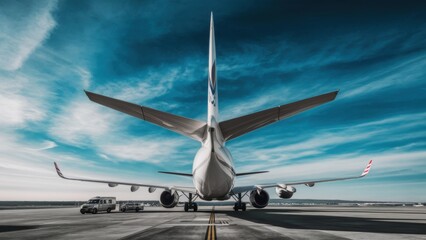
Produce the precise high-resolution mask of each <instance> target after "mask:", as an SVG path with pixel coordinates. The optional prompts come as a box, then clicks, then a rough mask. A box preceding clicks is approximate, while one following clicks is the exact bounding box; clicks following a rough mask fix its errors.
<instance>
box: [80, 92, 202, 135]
mask: <svg viewBox="0 0 426 240" xmlns="http://www.w3.org/2000/svg"><path fill="white" fill-rule="evenodd" d="M85 93H86V95H87V97H89V99H90V100H91V101H93V102H96V103H99V104H101V105H104V106H106V107H109V108H112V109H114V110H117V111H120V112H123V113H126V114H129V115H131V116H133V117H137V118H140V119H142V120H145V121H148V122H150V123H153V124H155V125H158V126H160V127H163V128H166V129H169V130H171V131H174V132H177V133H180V134H182V135H184V136H187V137H190V138H192V139H195V140H197V141H202V140H203V139H204V133H205V128H206V126H207V124H206V123H205V122H201V121H197V120H193V119H189V118H185V117H181V116H178V115H174V114H171V113H166V112H162V111H159V110H156V109H153V108H149V107H145V106H139V105H137V104H133V103H129V102H125V101H122V100H118V99H115V98H110V97H106V96H103V95H100V94H96V93H92V92H89V91H85Z"/></svg>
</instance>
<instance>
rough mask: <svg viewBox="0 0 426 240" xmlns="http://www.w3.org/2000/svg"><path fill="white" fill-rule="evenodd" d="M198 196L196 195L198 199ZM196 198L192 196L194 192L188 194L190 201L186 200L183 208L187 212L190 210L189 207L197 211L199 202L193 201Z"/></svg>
mask: <svg viewBox="0 0 426 240" xmlns="http://www.w3.org/2000/svg"><path fill="white" fill-rule="evenodd" d="M196 198H197V197H195V199H196ZM195 199H193V198H192V193H190V194H189V196H188V200H189V202H185V205H184V207H183V209H184V210H185V212H188V211H189V209H193V210H194V212H196V211H197V210H198V204H197V203H195V202H193V201H194V200H195Z"/></svg>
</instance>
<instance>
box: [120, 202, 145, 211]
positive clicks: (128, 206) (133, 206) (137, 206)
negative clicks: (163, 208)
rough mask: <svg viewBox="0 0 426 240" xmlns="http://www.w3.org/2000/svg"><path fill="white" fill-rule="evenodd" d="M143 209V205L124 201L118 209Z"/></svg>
mask: <svg viewBox="0 0 426 240" xmlns="http://www.w3.org/2000/svg"><path fill="white" fill-rule="evenodd" d="M141 210H143V205H142V204H140V203H124V204H122V205H121V206H120V211H122V212H126V211H136V212H139V211H141Z"/></svg>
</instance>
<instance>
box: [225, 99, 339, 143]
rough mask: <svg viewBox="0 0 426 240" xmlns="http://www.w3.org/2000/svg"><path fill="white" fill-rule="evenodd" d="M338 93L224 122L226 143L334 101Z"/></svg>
mask: <svg viewBox="0 0 426 240" xmlns="http://www.w3.org/2000/svg"><path fill="white" fill-rule="evenodd" d="M337 93H338V91H335V92H330V93H326V94H322V95H319V96H316V97H311V98H307V99H304V100H301V101H297V102H293V103H290V104H286V105H281V106H278V107H274V108H270V109H266V110H263V111H260V112H256V113H252V114H248V115H245V116H241V117H237V118H234V119H230V120H226V121H223V122H221V123H220V124H219V126H220V129H221V130H222V135H223V138H224V139H225V141H227V140H231V139H233V138H236V137H238V136H241V135H243V134H246V133H248V132H251V131H253V130H256V129H258V128H261V127H264V126H267V125H269V124H271V123H274V122H277V121H280V120H282V119H285V118H288V117H291V116H293V115H296V114H298V113H300V112H303V111H305V110H308V109H311V108H313V107H316V106H319V105H321V104H323V103H326V102H329V101H332V100H334V99H335V98H336V95H337Z"/></svg>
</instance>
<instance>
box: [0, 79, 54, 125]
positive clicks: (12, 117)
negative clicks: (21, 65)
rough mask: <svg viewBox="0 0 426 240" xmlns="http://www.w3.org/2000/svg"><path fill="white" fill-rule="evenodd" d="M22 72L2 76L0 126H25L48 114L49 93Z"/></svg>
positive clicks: (0, 86)
mask: <svg viewBox="0 0 426 240" xmlns="http://www.w3.org/2000/svg"><path fill="white" fill-rule="evenodd" d="M32 81H34V80H30V79H29V78H28V77H27V76H25V75H22V74H6V75H2V76H0V82H2V83H7V84H0V126H5V127H23V126H25V125H26V124H27V123H28V122H36V121H40V120H42V119H43V118H44V117H45V116H46V105H45V101H46V98H48V97H49V93H48V92H47V91H46V89H44V88H43V87H42V86H39V85H38V84H34V83H33V82H32Z"/></svg>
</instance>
